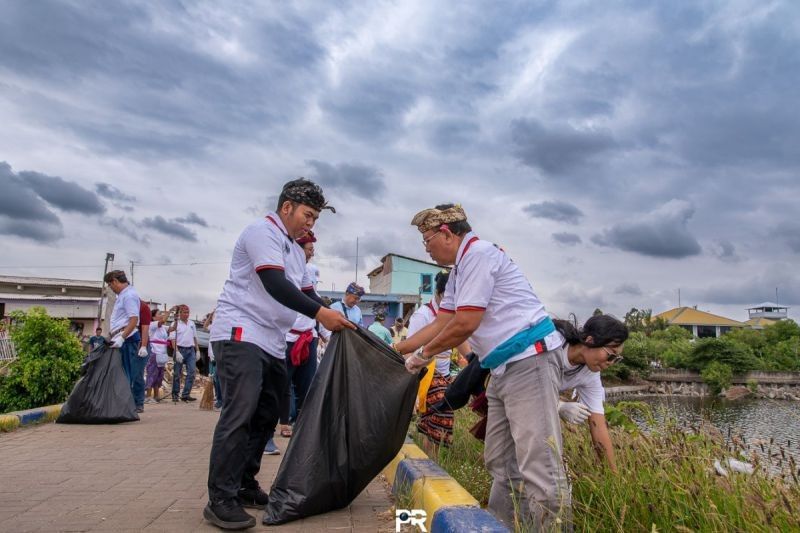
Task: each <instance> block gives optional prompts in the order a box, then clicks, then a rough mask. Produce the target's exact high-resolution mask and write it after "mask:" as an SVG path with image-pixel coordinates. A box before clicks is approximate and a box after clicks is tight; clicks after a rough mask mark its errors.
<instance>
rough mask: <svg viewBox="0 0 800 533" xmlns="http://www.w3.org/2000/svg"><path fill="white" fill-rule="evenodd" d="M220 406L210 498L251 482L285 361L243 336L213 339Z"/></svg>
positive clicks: (275, 408)
mask: <svg viewBox="0 0 800 533" xmlns="http://www.w3.org/2000/svg"><path fill="white" fill-rule="evenodd" d="M212 348H213V350H214V357H215V359H216V361H217V375H218V376H219V382H220V386H221V388H222V398H223V402H224V403H223V405H222V412H221V413H220V417H219V421H218V422H217V427H216V429H215V430H214V442H213V444H212V446H211V463H210V465H209V468H208V497H209V500H211V501H219V500H224V499H230V498H234V497H235V496H236V494H237V493H238V492H239V489H240V488H256V487H258V481H256V474H258V471H259V470H260V469H261V457H262V454H263V452H264V446H265V445H266V444H267V439H268V434H269V432H270V431H272V430H273V429H274V428H275V424H276V423H277V422H278V415H279V409H280V402H281V398H282V396H283V395H284V394H285V392H286V386H287V377H286V363H284V361H283V359H277V358H275V357H273V356H271V355H269V354H268V353H267V352H265V351H264V350H262V349H261V348H259V347H258V346H256V345H255V344H252V343H249V342H236V341H227V340H226V341H214V342H213V343H212Z"/></svg>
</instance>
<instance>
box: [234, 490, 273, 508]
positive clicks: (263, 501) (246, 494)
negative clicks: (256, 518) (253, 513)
mask: <svg viewBox="0 0 800 533" xmlns="http://www.w3.org/2000/svg"><path fill="white" fill-rule="evenodd" d="M236 497H237V498H238V499H239V503H241V504H242V506H243V507H247V508H249V509H264V508H265V507H266V506H267V504H268V503H269V494H267V493H266V492H264V491H263V490H262V489H261V487H256V488H254V489H244V488H242V489H239V494H237V495H236Z"/></svg>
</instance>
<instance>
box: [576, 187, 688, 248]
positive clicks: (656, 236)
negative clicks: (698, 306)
mask: <svg viewBox="0 0 800 533" xmlns="http://www.w3.org/2000/svg"><path fill="white" fill-rule="evenodd" d="M692 215H694V206H693V205H692V204H690V203H689V202H686V201H682V200H672V201H670V202H667V203H666V204H664V205H663V206H661V207H660V208H659V209H657V210H656V211H654V212H653V213H650V214H647V215H642V216H641V217H640V218H639V219H638V220H633V221H630V222H622V223H620V224H616V225H614V226H612V227H611V228H609V229H606V230H604V231H603V232H602V233H600V234H597V235H594V236H593V237H592V242H594V243H595V244H597V245H599V246H609V247H613V248H619V249H620V250H625V251H628V252H633V253H636V254H640V255H646V256H651V257H664V258H671V259H680V258H683V257H689V256H692V255H697V254H699V253H700V244H699V243H698V242H697V239H696V238H695V237H694V235H692V233H691V232H690V231H689V227H688V222H689V219H690V218H692Z"/></svg>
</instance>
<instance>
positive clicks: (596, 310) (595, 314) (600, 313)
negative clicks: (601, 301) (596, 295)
mask: <svg viewBox="0 0 800 533" xmlns="http://www.w3.org/2000/svg"><path fill="white" fill-rule="evenodd" d="M602 314H604V313H603V310H602V309H600V308H599V307H595V309H594V312H593V313H592V316H600V315H602Z"/></svg>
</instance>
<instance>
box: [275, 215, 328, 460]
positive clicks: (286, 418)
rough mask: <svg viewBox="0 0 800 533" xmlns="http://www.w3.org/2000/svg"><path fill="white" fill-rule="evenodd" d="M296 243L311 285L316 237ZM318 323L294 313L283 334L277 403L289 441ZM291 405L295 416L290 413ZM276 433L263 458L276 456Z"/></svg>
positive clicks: (313, 357) (310, 374)
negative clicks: (283, 354)
mask: <svg viewBox="0 0 800 533" xmlns="http://www.w3.org/2000/svg"><path fill="white" fill-rule="evenodd" d="M295 242H296V243H297V244H299V245H300V247H301V248H302V249H303V254H304V255H305V258H306V275H307V276H308V278H309V280H311V283H312V285H313V284H314V280H315V279H316V277H315V273H314V271H313V270H312V269H311V268H310V267H311V263H310V261H311V258H312V257H314V243H315V242H317V238H316V237H315V236H314V232H313V231H311V230H309V231H308V233H306V234H305V235H304V236H303V237H300V238H299V239H296V240H295ZM316 326H317V321H316V320H314V319H313V318H310V317H307V316H306V315H304V314H302V313H297V318H296V319H295V321H294V324H293V325H292V329H290V330H289V332H288V333H287V334H286V359H285V361H286V379H287V383H286V392H285V393H284V395H283V397H282V398H281V403H280V418H279V422H280V432H281V437H284V438H287V439H288V438H291V436H292V422H294V420H296V419H297V417H298V416H299V415H300V409H302V407H303V400H305V397H306V394H308V389H309V388H310V387H311V380H312V379H314V374H315V373H316V372H317V342H318V336H319V333H318V332H317V327H316ZM292 406H294V413H292ZM274 436H275V432H274V431H272V432H270V437H269V440H267V444H266V446H265V447H264V454H265V455H279V454H280V449H278V446H277V445H276V444H275V440H274V438H273V437H274Z"/></svg>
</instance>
